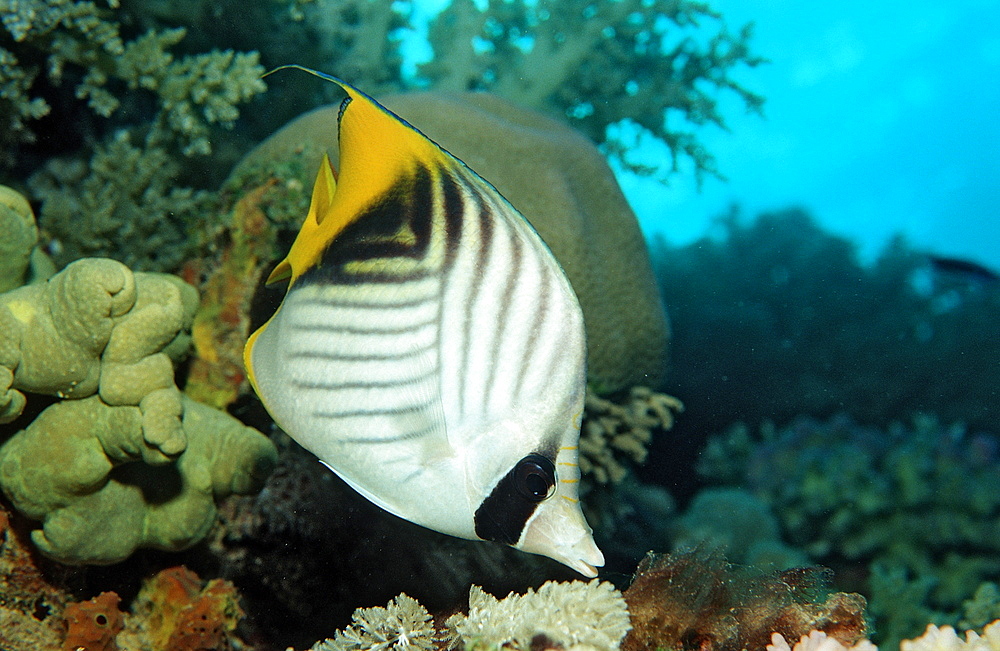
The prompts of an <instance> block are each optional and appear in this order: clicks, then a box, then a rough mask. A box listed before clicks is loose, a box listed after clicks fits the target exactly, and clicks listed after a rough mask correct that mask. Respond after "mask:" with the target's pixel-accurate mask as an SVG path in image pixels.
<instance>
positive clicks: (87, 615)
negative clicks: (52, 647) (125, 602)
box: [63, 592, 125, 651]
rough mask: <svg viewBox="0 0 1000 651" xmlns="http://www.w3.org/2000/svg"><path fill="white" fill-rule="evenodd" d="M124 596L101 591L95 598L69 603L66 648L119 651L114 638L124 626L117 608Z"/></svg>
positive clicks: (64, 646) (64, 641) (64, 614)
mask: <svg viewBox="0 0 1000 651" xmlns="http://www.w3.org/2000/svg"><path fill="white" fill-rule="evenodd" d="M119 603H121V599H120V598H119V597H118V595H116V594H115V593H114V592H102V593H101V594H99V595H97V596H96V597H94V598H93V599H89V600H87V601H78V602H75V603H71V604H69V605H68V606H66V610H65V611H63V619H65V620H66V638H65V639H64V640H63V649H64V650H65V651H118V644H117V642H116V641H115V638H116V637H117V636H118V633H119V632H121V630H122V629H123V628H125V618H124V616H123V615H122V612H121V611H120V610H118V604H119Z"/></svg>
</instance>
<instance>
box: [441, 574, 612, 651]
mask: <svg viewBox="0 0 1000 651" xmlns="http://www.w3.org/2000/svg"><path fill="white" fill-rule="evenodd" d="M446 625H447V627H448V637H449V638H450V639H451V641H452V646H454V647H462V648H465V649H517V650H520V651H527V650H528V649H536V648H539V647H542V648H550V649H552V648H554V649H572V648H586V649H596V650H597V651H614V650H615V649H618V647H619V645H620V644H621V642H622V639H623V638H624V637H625V634H626V633H627V632H628V631H629V629H630V628H631V624H630V623H629V611H628V609H627V607H626V605H625V600H624V599H623V598H622V595H621V593H620V592H618V591H617V590H616V589H615V588H614V586H612V585H611V584H610V583H607V582H603V581H598V580H597V579H594V580H593V581H590V582H589V583H584V582H583V581H570V582H565V583H557V582H555V581H549V582H547V583H545V584H544V585H542V587H540V588H538V590H537V591H535V590H528V591H527V592H525V593H524V594H510V595H508V596H507V597H506V598H504V599H497V598H496V597H493V596H492V595H490V594H487V593H486V592H484V591H483V590H482V589H481V588H480V587H478V586H475V585H474V586H472V589H471V590H470V591H469V612H468V614H461V613H459V614H457V615H452V616H451V617H450V618H448V621H447V622H446Z"/></svg>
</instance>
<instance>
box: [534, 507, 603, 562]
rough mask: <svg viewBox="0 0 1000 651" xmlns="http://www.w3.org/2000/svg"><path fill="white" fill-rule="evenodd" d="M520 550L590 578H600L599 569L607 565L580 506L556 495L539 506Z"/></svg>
mask: <svg viewBox="0 0 1000 651" xmlns="http://www.w3.org/2000/svg"><path fill="white" fill-rule="evenodd" d="M516 547H517V548H518V549H520V550H523V551H526V552H530V553H532V554H539V555H541V556H548V557H549V558H552V559H555V560H557V561H559V562H560V563H562V564H564V565H566V566H568V567H571V568H573V569H574V570H576V571H577V572H579V573H580V574H582V575H584V576H586V577H588V578H594V577H596V576H597V568H598V567H601V566H603V565H604V554H603V553H601V550H600V549H599V548H598V547H597V543H595V542H594V535H593V530H592V529H591V528H590V525H588V524H587V520H586V519H585V518H584V517H583V511H582V510H581V509H580V504H579V502H576V501H574V500H572V499H571V498H568V497H565V496H563V495H554V496H553V497H552V498H550V500H548V501H546V502H544V503H543V504H541V505H540V506H539V508H538V510H537V511H536V512H535V514H534V516H533V517H532V518H531V519H530V520H529V521H528V523H527V525H526V526H525V528H524V532H523V533H522V535H521V540H519V541H518V544H517V545H516Z"/></svg>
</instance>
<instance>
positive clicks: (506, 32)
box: [420, 0, 763, 180]
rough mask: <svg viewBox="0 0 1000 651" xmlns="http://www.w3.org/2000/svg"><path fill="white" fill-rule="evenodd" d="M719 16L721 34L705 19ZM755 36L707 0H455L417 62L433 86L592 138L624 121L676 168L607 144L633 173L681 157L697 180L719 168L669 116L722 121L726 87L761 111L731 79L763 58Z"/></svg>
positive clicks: (439, 18)
mask: <svg viewBox="0 0 1000 651" xmlns="http://www.w3.org/2000/svg"><path fill="white" fill-rule="evenodd" d="M715 21H718V22H719V23H720V25H719V27H718V29H717V31H716V29H712V28H709V27H708V26H707V24H708V23H709V22H712V23H713V24H715ZM701 30H704V31H702V33H707V32H711V36H710V37H708V38H705V37H703V36H701V35H700V34H698V32H699V31H701ZM751 35H752V28H751V26H750V25H747V26H745V27H744V28H743V29H742V30H740V32H739V33H738V34H736V35H734V34H731V33H730V32H729V31H728V29H727V28H726V26H725V24H724V23H723V22H722V21H721V16H720V15H719V14H718V13H716V12H714V11H713V10H712V9H711V8H710V7H709V6H708V5H707V4H706V3H701V2H690V1H687V0H682V1H680V2H678V1H674V0H650V1H625V2H615V3H593V2H589V1H588V0H571V1H568V2H567V1H566V0H558V1H557V0H539V1H538V2H527V1H524V0H517V1H514V2H510V1H506V2H500V1H493V2H485V3H475V2H473V1H472V0H456V1H454V2H452V3H450V4H449V5H448V7H447V8H446V9H445V10H444V11H442V12H441V14H440V15H439V16H437V18H436V19H435V20H434V21H433V22H432V23H431V26H430V40H431V44H432V46H433V47H434V49H435V52H436V53H437V54H438V56H437V57H435V58H434V59H433V60H431V61H429V62H427V63H426V64H424V65H422V66H420V74H421V75H424V76H426V77H427V78H428V79H429V80H430V82H431V85H432V86H433V87H434V89H435V90H440V91H448V92H464V91H469V90H485V91H490V92H492V93H495V94H497V95H499V96H501V97H504V98H505V99H507V100H510V101H513V102H516V103H518V104H520V105H522V106H526V107H529V108H533V109H535V110H540V111H543V112H545V113H548V114H550V115H552V116H554V117H558V118H560V119H563V120H568V121H569V122H570V124H571V125H573V126H574V127H575V128H576V129H578V130H580V131H582V132H584V133H585V134H586V135H587V136H589V137H590V139H591V140H592V141H594V142H604V141H605V138H606V134H607V127H608V126H609V125H611V124H614V123H616V122H618V121H619V120H623V119H628V120H630V121H632V122H633V123H636V124H638V125H640V126H641V127H642V128H644V129H645V130H647V132H649V133H651V134H652V135H653V136H654V137H655V138H658V139H660V140H662V141H663V142H665V143H666V144H667V145H668V146H669V147H670V150H671V152H672V153H673V163H672V166H671V168H670V169H669V170H661V169H655V168H653V169H650V168H645V167H643V166H641V165H638V164H635V163H633V162H632V161H631V160H630V159H629V158H628V157H627V156H626V154H625V151H624V149H623V148H622V147H616V146H615V145H614V143H607V144H609V145H610V146H609V147H608V149H609V152H610V153H611V154H612V155H613V156H616V157H617V158H618V159H619V160H620V161H621V162H622V163H623V164H625V165H626V166H628V167H632V168H633V169H636V170H637V171H640V172H646V173H662V174H669V173H670V172H676V171H677V170H678V165H679V161H680V160H681V159H688V160H690V161H691V162H692V163H693V168H694V172H695V175H696V176H697V178H698V179H699V180H700V179H701V178H702V177H703V176H704V175H705V174H706V173H707V174H716V175H718V170H717V169H716V164H715V159H714V157H713V156H712V155H711V154H710V153H709V152H708V151H706V150H705V149H704V147H702V146H701V144H700V143H699V142H698V139H697V137H696V136H695V135H694V133H693V132H691V131H685V130H683V129H677V128H676V127H674V126H673V125H674V120H673V119H671V120H667V119H665V115H668V116H670V117H671V118H674V117H677V116H679V117H680V119H681V121H684V122H686V123H688V124H692V125H695V126H699V127H700V126H703V125H705V124H714V125H716V126H719V127H722V128H725V121H724V120H723V118H722V116H721V114H720V113H719V111H718V108H717V100H716V95H717V94H718V93H720V92H721V91H730V92H732V93H734V94H736V95H737V96H738V97H739V98H740V99H741V100H742V101H743V103H744V104H745V105H746V107H747V109H748V110H753V111H760V109H761V106H762V104H763V98H762V97H760V96H759V95H757V94H755V93H753V92H751V91H749V90H747V89H746V88H745V87H743V86H742V85H740V84H739V83H738V82H737V81H736V80H735V79H734V78H733V76H732V73H733V71H734V70H735V69H736V68H738V67H741V66H748V67H751V68H752V67H754V66H757V65H758V64H760V63H762V62H763V60H762V59H761V58H760V57H758V56H755V55H753V54H751V53H750V47H749V41H750V38H751ZM703 39H704V40H703ZM705 41H707V42H705ZM473 167H475V166H473Z"/></svg>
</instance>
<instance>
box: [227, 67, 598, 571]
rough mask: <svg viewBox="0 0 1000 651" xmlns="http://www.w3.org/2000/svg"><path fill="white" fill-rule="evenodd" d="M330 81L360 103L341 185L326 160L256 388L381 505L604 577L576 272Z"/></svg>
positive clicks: (403, 127)
mask: <svg viewBox="0 0 1000 651" xmlns="http://www.w3.org/2000/svg"><path fill="white" fill-rule="evenodd" d="M296 67H297V66H296ZM309 72H313V71H309ZM314 74H319V76H322V77H324V78H326V79H329V80H331V81H333V82H335V83H336V84H338V85H339V86H340V87H341V88H343V90H344V91H345V92H346V93H347V98H346V99H345V100H344V101H343V104H342V105H341V109H340V118H339V121H340V126H339V128H340V173H339V174H338V175H336V178H335V174H334V171H333V169H332V167H331V164H330V162H329V160H328V159H327V158H326V157H324V159H323V162H322V164H321V166H320V170H319V173H318V175H317V178H316V184H315V188H314V190H313V195H312V202H311V205H310V208H309V212H308V215H307V216H306V220H305V222H304V223H303V225H302V228H301V230H300V231H299V233H298V236H297V238H296V239H295V242H294V243H293V245H292V247H291V250H290V251H289V253H288V256H287V257H286V258H285V259H284V260H283V261H282V262H281V263H280V264H278V266H277V267H276V268H275V270H274V272H273V273H272V274H271V276H270V278H269V281H274V280H278V279H286V278H287V279H288V280H289V285H288V290H287V293H286V294H285V297H284V300H283V301H282V303H281V306H280V307H279V308H278V309H277V311H276V312H275V313H274V315H273V316H272V317H271V318H270V320H269V321H268V322H267V323H266V324H264V325H263V326H262V327H261V328H260V329H259V330H257V331H256V332H254V333H253V334H252V335H251V337H250V339H249V341H248V342H247V346H246V350H245V352H244V357H245V362H246V367H247V370H248V375H249V377H250V380H251V383H252V384H253V387H254V389H255V390H256V391H257V394H258V395H259V396H260V398H261V401H262V402H263V403H264V406H265V407H266V408H267V410H268V411H269V412H270V414H271V415H272V416H273V418H274V420H275V422H276V423H277V424H278V425H279V426H280V427H281V428H282V429H284V430H285V431H286V432H287V433H288V434H289V435H290V436H292V437H293V438H294V439H295V440H297V441H298V442H299V443H300V444H301V445H302V446H303V447H305V448H307V449H308V450H310V451H312V452H313V453H314V454H316V455H317V456H318V457H319V458H320V460H321V461H323V463H325V464H326V465H327V466H329V467H330V468H331V469H332V470H333V471H334V472H336V473H337V474H338V475H340V476H341V477H342V478H343V479H344V480H345V481H346V482H347V483H348V484H350V485H351V486H352V487H353V488H355V489H356V490H357V491H358V492H359V493H361V494H362V495H364V496H365V497H367V498H368V499H369V500H371V501H372V502H374V503H375V504H377V505H379V506H380V507H382V508H384V509H385V510H387V511H389V512H391V513H394V514H396V515H398V516H400V517H403V518H406V519H407V520H410V521H412V522H415V523H417V524H420V525H422V526H425V527H428V528H430V529H434V530H437V531H441V532H444V533H447V534H451V535H454V536H459V537H462V538H469V539H482V540H491V541H497V542H501V543H506V544H508V545H511V546H513V547H516V548H518V549H522V550H524V551H527V552H533V553H536V554H542V555H545V556H549V557H551V558H554V559H556V560H558V561H561V562H563V563H565V564H566V565H568V566H569V567H571V568H573V569H575V570H577V571H578V572H580V573H581V574H584V575H586V576H596V575H597V569H596V568H597V567H599V566H601V565H603V564H604V557H603V555H602V554H601V552H600V550H599V549H598V548H597V545H596V544H595V543H594V540H593V536H592V532H591V529H590V527H589V526H588V524H587V522H586V519H585V518H584V515H583V511H582V510H581V508H580V504H579V491H578V486H579V483H578V482H579V477H580V473H579V468H578V466H577V444H578V441H579V436H580V424H581V416H582V412H583V398H584V387H585V373H584V363H585V339H584V329H583V316H582V313H581V310H580V306H579V303H578V301H577V299H576V295H575V294H574V293H573V290H572V288H571V287H570V284H569V282H568V280H567V279H566V276H565V274H564V273H563V271H562V269H561V268H560V267H559V264H558V263H557V262H556V260H555V258H554V257H553V256H552V253H551V252H550V251H549V249H548V248H547V247H546V245H545V244H544V243H543V242H542V240H541V238H539V236H538V234H537V233H536V232H535V231H534V229H533V228H532V227H531V225H530V224H529V223H528V222H527V221H526V220H525V219H524V217H522V216H521V214H520V213H518V212H517V211H516V210H515V209H514V208H513V207H512V206H511V205H510V204H509V203H508V202H507V201H506V200H505V199H504V198H503V197H502V196H501V195H500V194H499V193H498V192H497V191H496V189H494V188H493V186H491V185H490V184H489V183H488V182H486V181H484V180H483V179H482V178H481V177H480V176H479V175H477V174H476V173H475V172H473V171H472V170H471V169H469V168H468V167H466V166H465V164H464V163H462V162H461V161H459V160H458V159H457V158H455V157H454V156H452V155H451V154H449V153H448V152H446V151H445V150H444V149H442V148H441V147H439V146H438V145H437V144H435V143H434V142H432V141H431V140H430V139H428V138H427V137H426V136H424V135H423V134H422V133H420V132H419V131H417V130H416V129H415V128H414V127H412V126H410V125H409V124H407V123H406V122H405V121H403V120H402V119H401V118H399V117H397V116H396V115H394V114H393V113H391V112H390V111H389V110H388V109H386V108H384V107H382V106H381V105H379V104H378V103H377V102H376V101H375V100H373V99H372V98H370V97H368V96H367V95H365V94H364V93H362V92H361V91H359V90H357V89H356V88H354V87H352V86H350V85H349V84H347V83H345V82H343V81H340V80H338V79H335V78H333V77H329V76H327V75H324V74H322V73H314Z"/></svg>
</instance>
